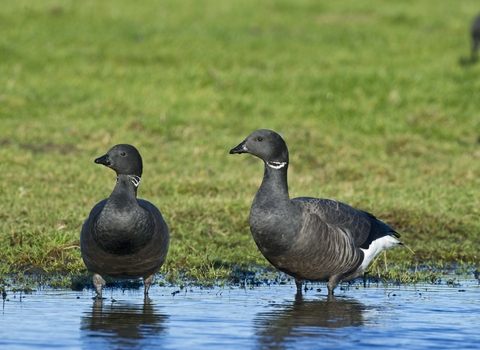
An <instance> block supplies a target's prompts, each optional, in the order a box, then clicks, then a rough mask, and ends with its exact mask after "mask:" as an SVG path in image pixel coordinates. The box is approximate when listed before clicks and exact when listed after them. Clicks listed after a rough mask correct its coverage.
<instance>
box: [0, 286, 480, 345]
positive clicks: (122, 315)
mask: <svg viewBox="0 0 480 350" xmlns="http://www.w3.org/2000/svg"><path fill="white" fill-rule="evenodd" d="M457 282H458V283H457ZM178 290H179V289H178V287H161V286H158V285H154V286H152V288H151V290H150V298H149V300H147V301H144V300H143V293H142V291H141V290H140V291H136V290H126V291H122V290H120V289H106V290H105V292H104V297H105V299H104V300H103V301H102V302H98V301H94V300H93V299H92V297H93V295H94V293H93V292H92V291H91V290H84V291H82V292H73V291H66V290H48V289H47V290H41V291H35V292H33V293H32V294H27V295H20V294H19V293H18V292H17V293H13V292H9V293H8V294H7V299H6V300H5V301H4V302H3V306H2V309H1V312H0V324H1V327H0V348H2V349H3V348H5V349H96V348H102V349H335V348H342V349H362V348H365V349H394V348H398V349H478V348H480V332H479V325H480V287H479V285H478V281H476V280H474V279H461V280H458V279H457V280H456V283H453V284H452V283H447V282H445V283H443V282H440V283H437V284H435V285H432V284H417V285H409V286H391V285H390V286H377V285H370V286H363V285H362V284H358V285H350V286H345V285H344V287H343V288H338V290H337V295H336V298H335V300H328V298H327V296H326V288H325V285H324V284H313V285H310V288H309V290H308V291H307V292H306V293H303V295H302V296H298V295H296V292H295V286H294V284H286V285H270V286H267V285H265V286H260V287H255V288H239V287H215V288H213V289H203V288H199V287H189V288H184V289H182V290H181V291H180V292H179V293H175V292H177V291H178Z"/></svg>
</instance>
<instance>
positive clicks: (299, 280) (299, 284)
mask: <svg viewBox="0 0 480 350" xmlns="http://www.w3.org/2000/svg"><path fill="white" fill-rule="evenodd" d="M302 282H303V280H301V279H298V278H295V285H296V286H297V293H299V294H302Z"/></svg>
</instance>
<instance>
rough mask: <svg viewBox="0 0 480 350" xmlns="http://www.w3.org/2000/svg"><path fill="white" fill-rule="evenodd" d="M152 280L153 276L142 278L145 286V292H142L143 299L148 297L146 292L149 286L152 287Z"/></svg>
mask: <svg viewBox="0 0 480 350" xmlns="http://www.w3.org/2000/svg"><path fill="white" fill-rule="evenodd" d="M154 278H155V274H153V275H150V276H148V277H143V284H144V286H145V290H144V293H143V295H144V297H145V298H146V297H147V295H148V290H149V289H150V286H151V285H152V283H153V280H154Z"/></svg>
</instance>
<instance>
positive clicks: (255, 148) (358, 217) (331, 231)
mask: <svg viewBox="0 0 480 350" xmlns="http://www.w3.org/2000/svg"><path fill="white" fill-rule="evenodd" d="M235 153H250V154H252V155H254V156H257V157H259V158H260V159H262V160H263V161H264V163H265V171H264V175H263V180H262V184H261V186H260V188H259V190H258V192H257V194H256V195H255V198H254V199H253V203H252V208H251V210H250V230H251V232H252V235H253V239H254V240H255V243H256V244H257V246H258V248H259V249H260V252H261V253H262V254H263V255H264V256H265V258H266V259H267V260H268V261H269V262H270V263H271V264H272V265H273V266H275V267H276V268H277V269H279V270H280V271H283V272H285V273H287V274H289V275H290V276H293V277H294V278H295V283H296V286H297V291H298V292H300V293H301V288H302V282H303V280H309V281H325V282H326V281H328V284H327V287H328V295H329V296H333V291H334V289H335V287H336V286H337V285H338V284H339V283H340V282H341V281H348V280H351V279H353V278H355V277H358V276H360V275H361V274H362V273H363V271H364V270H365V268H366V267H367V266H368V264H369V263H370V262H371V261H372V260H373V259H374V258H375V256H376V255H377V254H378V253H380V252H381V251H383V250H387V249H391V248H394V247H397V246H401V245H403V244H402V243H401V242H399V241H398V240H396V239H395V237H397V238H398V237H400V235H399V234H398V233H397V232H395V231H394V230H393V229H392V228H391V227H390V226H388V225H387V224H385V223H384V222H382V221H380V220H378V219H376V218H375V216H373V215H372V214H370V213H367V212H365V211H361V210H357V209H355V208H352V207H351V206H349V205H347V204H344V203H341V202H337V201H335V200H332V199H323V198H310V197H300V198H294V199H290V196H289V194H288V184H287V169H288V161H289V158H288V149H287V145H286V144H285V141H284V140H283V139H282V137H281V136H280V135H279V134H277V133H276V132H274V131H271V130H264V129H261V130H257V131H254V132H253V133H252V134H250V136H248V137H247V138H246V139H245V141H243V142H242V143H240V144H239V145H238V146H237V147H235V148H233V149H232V150H231V151H230V154H235Z"/></svg>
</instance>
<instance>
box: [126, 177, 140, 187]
mask: <svg viewBox="0 0 480 350" xmlns="http://www.w3.org/2000/svg"><path fill="white" fill-rule="evenodd" d="M127 176H128V178H129V179H130V181H132V183H133V185H134V186H135V187H138V186H139V185H140V181H141V180H142V178H141V177H140V176H137V175H127Z"/></svg>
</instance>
